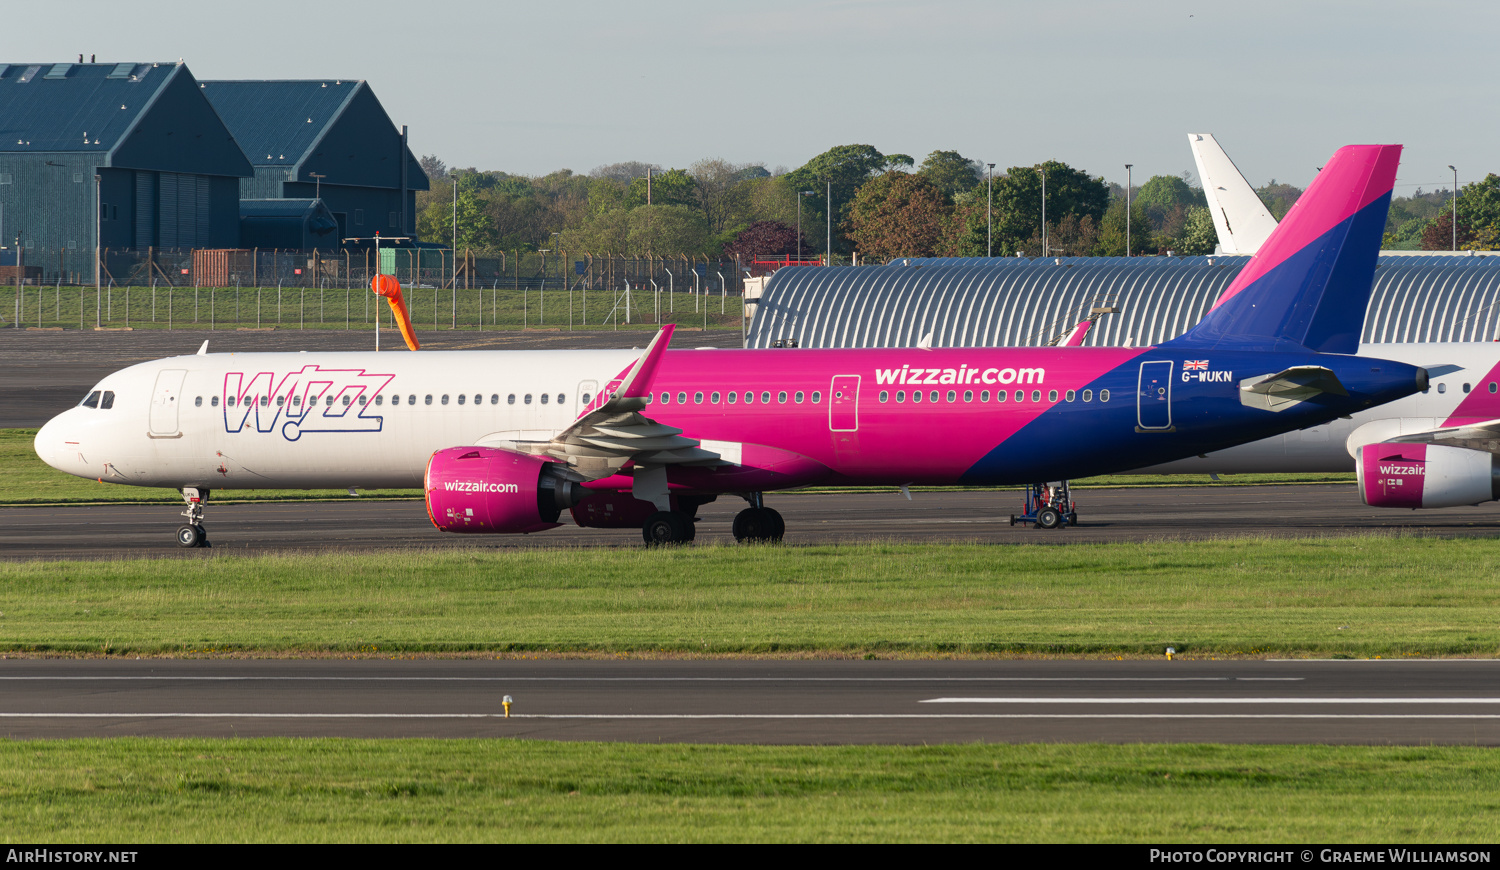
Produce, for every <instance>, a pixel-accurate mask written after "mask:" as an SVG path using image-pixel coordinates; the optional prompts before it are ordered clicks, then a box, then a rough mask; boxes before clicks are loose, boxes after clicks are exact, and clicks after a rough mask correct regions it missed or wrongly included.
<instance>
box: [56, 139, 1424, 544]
mask: <svg viewBox="0 0 1500 870" xmlns="http://www.w3.org/2000/svg"><path fill="white" fill-rule="evenodd" d="M1400 151H1401V148H1400V146H1398V145H1363V146H1349V147H1346V148H1343V149H1340V150H1339V151H1338V152H1337V153H1336V154H1334V156H1333V158H1332V159H1331V160H1330V161H1329V162H1328V164H1327V165H1326V166H1325V167H1324V169H1323V171H1322V172H1321V173H1320V174H1319V175H1318V177H1317V179H1316V180H1315V181H1314V182H1313V184H1312V186H1311V187H1310V188H1309V189H1308V191H1307V193H1306V194H1304V195H1303V197H1302V198H1301V200H1300V201H1299V202H1298V203H1297V205H1296V206H1295V207H1294V208H1293V210H1292V211H1291V212H1290V213H1289V214H1288V215H1287V217H1286V219H1284V220H1283V221H1282V222H1281V224H1280V226H1278V227H1277V229H1276V231H1275V232H1274V233H1273V235H1272V236H1271V238H1270V239H1269V240H1267V242H1266V244H1265V245H1263V246H1262V247H1261V250H1260V251H1259V252H1258V253H1257V254H1256V256H1255V258H1254V260H1253V261H1252V262H1251V263H1250V264H1249V265H1247V266H1246V267H1245V269H1244V270H1243V271H1242V272H1241V273H1240V275H1239V277H1238V278H1237V279H1236V280H1235V281H1234V283H1233V284H1231V286H1230V287H1229V288H1228V289H1226V290H1225V291H1224V293H1223V295H1222V296H1221V297H1220V298H1219V300H1218V302H1217V303H1216V305H1215V307H1214V308H1213V310H1212V311H1210V312H1209V314H1208V315H1207V316H1206V317H1205V318H1204V319H1203V320H1202V321H1201V322H1200V323H1199V324H1198V325H1197V326H1195V327H1194V328H1193V329H1192V330H1190V331H1188V332H1187V333H1186V334H1184V335H1182V336H1181V337H1179V338H1176V339H1174V340H1172V341H1170V342H1166V343H1164V344H1162V345H1160V346H1157V347H1145V348H1080V347H1052V348H989V349H934V350H925V349H920V348H913V349H859V350H852V349H851V350H778V351H774V352H767V351H754V350H750V351H738V350H668V349H667V348H668V343H669V341H670V337H671V333H672V328H671V327H670V326H669V327H665V328H663V329H662V330H661V331H660V332H659V333H658V334H657V335H656V337H655V338H654V339H653V340H652V342H651V343H650V345H649V346H648V347H647V348H646V349H645V351H644V352H639V353H637V352H632V351H512V352H498V351H477V352H473V351H471V352H440V353H420V352H419V353H399V352H397V353H391V352H386V353H379V354H376V353H326V354H325V353H299V354H285V353H276V354H254V353H251V354H208V353H205V352H203V351H202V350H200V352H199V354H197V355H192V356H182V357H173V358H169V359H164V360H158V361H155V362H150V363H143V364H140V365H136V366H132V367H130V368H127V369H124V370H122V371H119V372H116V373H114V374H112V375H110V376H108V377H106V378H105V379H104V380H102V381H101V382H100V383H99V384H98V385H97V386H96V387H95V389H94V390H92V391H91V392H90V393H89V394H88V396H87V397H86V398H85V399H84V401H83V402H82V404H80V405H79V406H78V407H75V408H73V409H70V410H68V411H66V412H64V413H62V414H60V415H58V416H57V417H55V418H54V419H52V420H51V421H49V422H48V423H47V425H46V426H44V427H43V428H42V429H41V430H40V431H39V432H38V433H37V436H36V451H37V454H38V455H39V456H41V458H42V459H43V460H45V461H46V462H47V463H48V464H50V465H52V466H53V467H55V468H58V469H60V470H62V471H66V472H68V473H70V474H75V475H78V476H81V477H87V478H97V479H98V480H100V481H105V482H112V483H121V484H129V485H134V486H157V487H173V488H176V489H179V490H180V491H181V492H182V494H183V497H184V499H185V500H186V501H187V503H188V507H187V509H186V510H185V511H184V512H183V513H184V516H185V517H186V518H187V522H186V523H185V524H184V525H182V527H181V528H179V529H178V544H179V545H181V546H184V547H194V546H201V545H203V544H204V543H205V541H206V535H205V532H204V529H203V514H204V504H205V502H206V501H207V500H208V498H209V494H210V492H211V491H212V490H215V489H219V490H223V489H236V488H275V487H284V488H309V487H366V488H386V487H409V486H421V487H423V488H424V490H425V492H426V503H427V511H428V516H429V517H430V519H431V521H432V522H433V524H434V525H435V526H437V528H439V529H442V530H444V531H449V532H468V533H475V532H490V533H529V532H538V531H542V530H545V529H549V528H553V527H555V526H557V525H559V523H558V520H559V519H560V517H561V513H562V511H564V510H570V511H571V513H572V516H573V519H574V520H575V522H577V523H578V524H579V525H581V526H592V527H613V528H622V527H638V528H641V529H642V533H643V536H644V538H645V540H646V541H647V542H648V543H673V542H685V541H690V540H692V539H693V532H694V525H693V521H694V516H695V513H696V510H697V508H698V507H699V506H701V505H703V504H705V503H707V502H710V501H713V500H715V499H716V498H717V497H718V496H720V495H735V496H739V497H742V498H744V499H745V500H746V501H747V502H748V503H749V507H748V508H746V509H745V510H743V511H741V512H740V513H739V514H738V515H737V516H736V518H735V521H734V526H733V530H734V535H735V537H736V538H737V539H740V540H746V539H752V540H775V539H780V538H781V537H782V534H783V532H784V525H783V523H782V520H781V517H780V515H779V514H778V513H777V512H776V511H775V510H773V509H771V508H768V507H766V506H765V503H764V494H765V493H767V492H773V491H776V490H781V489H786V488H790V487H797V486H804V485H808V484H821V485H830V486H840V485H848V486H861V485H895V486H901V485H906V484H978V485H997V486H998V485H1015V484H1029V483H1033V482H1036V481H1049V480H1060V479H1066V478H1074V477H1082V476H1088V475H1094V474H1103V473H1109V472H1116V471H1123V470H1127V469H1130V468H1135V467H1139V466H1143V465H1150V464H1155V463H1162V462H1167V461H1171V460H1175V459H1180V458H1183V457H1189V456H1195V455H1198V454H1203V453H1207V452H1210V451H1214V450H1220V449H1223V448H1227V447H1230V446H1233V445H1236V444H1242V443H1245V442H1248V441H1253V440H1256V439H1260V438H1265V437H1268V436H1272V435H1276V434H1280V433H1284V432H1288V431H1292V430H1297V429H1303V428H1306V427H1309V426H1314V425H1318V424H1322V423H1327V422H1328V421H1330V420H1333V419H1336V418H1339V417H1340V416H1346V415H1350V414H1352V413H1354V412H1356V411H1359V410H1362V409H1365V408H1370V407H1373V406H1376V405H1379V404H1382V403H1385V402H1389V401H1392V400H1395V399H1399V398H1401V397H1403V396H1408V395H1411V394H1413V393H1416V392H1419V391H1420V390H1422V389H1423V388H1424V387H1425V386H1426V385H1427V372H1426V371H1425V370H1424V369H1422V368H1420V367H1418V366H1413V365H1408V364H1405V363H1397V362H1391V361H1388V360H1380V359H1372V358H1365V357H1359V356H1353V355H1352V354H1353V352H1354V350H1355V348H1356V346H1357V342H1358V335H1359V329H1360V324H1361V320H1362V317H1363V312H1364V310H1365V307H1366V304H1367V302H1368V297H1369V293H1370V287H1371V283H1372V277H1373V274H1374V268H1375V257H1376V251H1377V249H1378V248H1379V244H1380V237H1381V230H1382V228H1383V226H1384V224H1385V217H1386V211H1387V208H1388V205H1389V201H1390V196H1391V189H1392V186H1393V183H1394V180H1395V174H1396V167H1397V163H1398V160H1399V156H1400ZM377 289H379V288H377ZM1382 473H1384V472H1382ZM1392 474H1395V472H1392Z"/></svg>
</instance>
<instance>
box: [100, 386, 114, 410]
mask: <svg viewBox="0 0 1500 870" xmlns="http://www.w3.org/2000/svg"><path fill="white" fill-rule="evenodd" d="M114 406H115V394H114V391H113V390H105V391H104V395H103V396H100V397H99V410H101V411H108V410H109V409H110V408H113V407H114Z"/></svg>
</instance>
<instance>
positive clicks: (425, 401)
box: [422, 393, 432, 405]
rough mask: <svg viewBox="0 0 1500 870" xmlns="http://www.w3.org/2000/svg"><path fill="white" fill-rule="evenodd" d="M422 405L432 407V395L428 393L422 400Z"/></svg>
mask: <svg viewBox="0 0 1500 870" xmlns="http://www.w3.org/2000/svg"><path fill="white" fill-rule="evenodd" d="M422 403H423V404H425V405H431V404H432V394H431V393H428V394H427V396H426V397H425V398H424V399H423V400H422Z"/></svg>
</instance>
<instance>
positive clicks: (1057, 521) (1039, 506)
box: [1010, 480, 1078, 529]
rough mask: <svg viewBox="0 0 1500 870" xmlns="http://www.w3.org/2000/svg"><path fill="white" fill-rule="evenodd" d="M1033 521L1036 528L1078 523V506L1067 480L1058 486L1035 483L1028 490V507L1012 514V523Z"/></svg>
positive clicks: (1055, 527)
mask: <svg viewBox="0 0 1500 870" xmlns="http://www.w3.org/2000/svg"><path fill="white" fill-rule="evenodd" d="M1016 523H1031V526H1032V528H1036V529H1063V528H1067V527H1068V526H1076V525H1078V508H1077V505H1075V504H1074V503H1073V492H1072V490H1071V489H1069V488H1068V482H1067V481H1066V480H1064V481H1062V482H1061V483H1059V484H1058V485H1057V486H1052V485H1050V484H1046V483H1033V484H1032V485H1031V488H1030V489H1029V490H1027V491H1026V507H1025V508H1023V509H1022V512H1021V513H1020V514H1011V515H1010V524H1011V525H1015V524H1016Z"/></svg>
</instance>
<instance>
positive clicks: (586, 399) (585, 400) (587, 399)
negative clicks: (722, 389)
mask: <svg viewBox="0 0 1500 870" xmlns="http://www.w3.org/2000/svg"><path fill="white" fill-rule="evenodd" d="M718 395H719V394H718V393H714V396H715V397H717V396H718ZM591 401H593V397H592V396H590V395H589V394H588V393H584V394H583V403H584V404H585V405H587V404H588V403H589V402H591ZM714 401H715V402H717V401H719V400H718V398H715V399H714Z"/></svg>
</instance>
